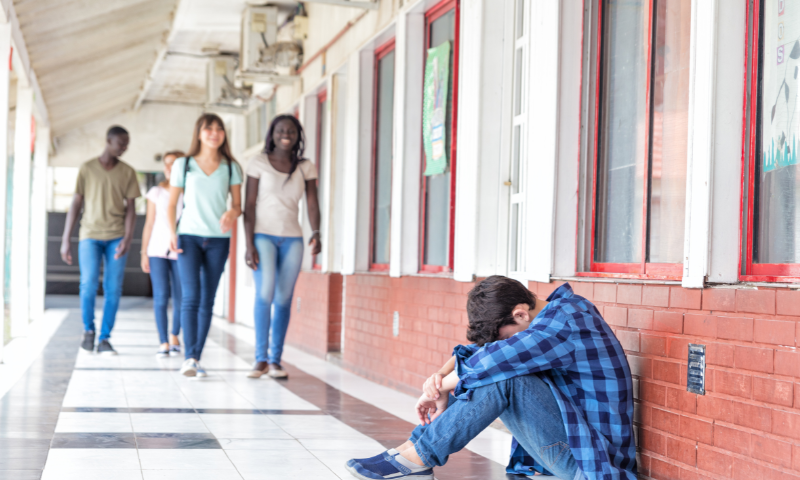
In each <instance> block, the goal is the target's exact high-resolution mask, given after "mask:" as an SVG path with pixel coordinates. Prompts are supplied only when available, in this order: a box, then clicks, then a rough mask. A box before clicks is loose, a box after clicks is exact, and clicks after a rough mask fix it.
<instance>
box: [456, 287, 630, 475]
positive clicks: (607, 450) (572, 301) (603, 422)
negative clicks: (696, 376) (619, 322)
mask: <svg viewBox="0 0 800 480" xmlns="http://www.w3.org/2000/svg"><path fill="white" fill-rule="evenodd" d="M547 301H548V302H550V303H548V304H547V305H546V306H545V307H544V309H542V311H541V312H539V315H537V316H536V318H535V319H534V321H533V322H531V326H530V327H529V328H528V329H527V330H525V331H523V332H520V333H517V334H516V335H514V336H513V337H511V338H509V339H506V340H500V341H497V342H493V343H487V344H486V345H484V346H483V347H478V346H476V345H459V346H457V347H456V348H455V350H453V355H455V357H456V368H457V371H458V376H459V379H460V380H459V382H458V385H457V386H456V389H455V391H454V392H453V394H454V395H455V396H456V398H459V399H466V400H468V399H469V398H470V397H471V390H472V389H474V388H478V387H482V386H484V385H490V384H492V383H495V382H499V381H502V380H506V379H509V378H513V377H516V376H519V375H529V374H532V373H540V376H541V378H542V379H543V380H544V381H545V383H547V384H548V385H549V386H550V389H551V390H552V391H553V395H554V396H555V398H556V401H557V402H558V406H559V408H560V409H561V418H562V420H563V421H564V425H565V427H566V430H567V438H568V439H569V446H570V449H571V450H572V454H573V455H574V456H575V460H576V461H577V463H578V466H579V467H580V469H581V471H582V472H583V474H584V476H585V477H586V478H587V479H588V480H600V479H602V480H616V479H628V480H636V444H635V442H634V438H633V386H632V382H631V370H630V367H629V366H628V361H627V360H626V359H625V353H624V351H623V350H622V347H621V346H620V344H619V341H618V340H617V337H616V336H614V332H612V331H611V329H610V328H609V326H608V324H607V323H606V322H605V320H603V317H602V316H600V312H598V311H597V308H596V307H595V306H594V305H593V304H592V303H591V302H589V301H588V300H586V299H585V298H583V297H581V296H579V295H575V294H574V293H573V292H572V287H570V286H569V284H566V283H565V284H564V285H561V286H560V287H558V288H557V289H556V291H554V292H553V293H552V294H551V295H550V297H548V298H547ZM531 469H533V470H536V471H538V472H541V473H548V472H547V471H546V470H545V469H544V468H543V467H542V466H541V465H537V464H536V462H535V461H534V460H533V458H532V457H531V456H530V455H528V454H527V452H525V450H524V449H523V448H522V446H520V445H519V444H518V443H517V441H516V439H515V440H514V441H513V443H512V454H511V460H510V462H509V466H508V472H509V473H522V474H528V475H530V474H531Z"/></svg>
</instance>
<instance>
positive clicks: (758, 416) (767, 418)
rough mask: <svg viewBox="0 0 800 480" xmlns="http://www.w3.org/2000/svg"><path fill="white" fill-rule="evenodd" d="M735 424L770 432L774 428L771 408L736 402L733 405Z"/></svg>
mask: <svg viewBox="0 0 800 480" xmlns="http://www.w3.org/2000/svg"><path fill="white" fill-rule="evenodd" d="M733 423H735V424H736V425H741V426H742V427H748V428H752V429H754V430H761V431H762V432H769V431H770V429H771V427H772V413H771V410H770V409H769V408H764V407H759V406H756V405H750V404H747V403H741V402H735V403H734V404H733Z"/></svg>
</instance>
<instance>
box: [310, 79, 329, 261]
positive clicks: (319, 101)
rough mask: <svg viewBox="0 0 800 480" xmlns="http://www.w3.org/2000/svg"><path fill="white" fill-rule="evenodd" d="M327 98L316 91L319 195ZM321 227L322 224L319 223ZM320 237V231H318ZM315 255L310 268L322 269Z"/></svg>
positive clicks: (321, 92) (325, 94)
mask: <svg viewBox="0 0 800 480" xmlns="http://www.w3.org/2000/svg"><path fill="white" fill-rule="evenodd" d="M326 100H328V90H327V89H324V90H321V91H320V92H319V93H317V131H316V135H315V136H316V143H317V145H316V150H317V152H316V153H317V172H318V173H317V196H319V176H320V175H321V174H322V116H323V115H325V109H324V108H322V106H323V105H324V104H325V101H326ZM320 227H322V225H320ZM319 236H320V238H322V232H320V235H319ZM317 256H318V255H312V256H311V268H312V269H314V270H319V271H322V264H321V263H317Z"/></svg>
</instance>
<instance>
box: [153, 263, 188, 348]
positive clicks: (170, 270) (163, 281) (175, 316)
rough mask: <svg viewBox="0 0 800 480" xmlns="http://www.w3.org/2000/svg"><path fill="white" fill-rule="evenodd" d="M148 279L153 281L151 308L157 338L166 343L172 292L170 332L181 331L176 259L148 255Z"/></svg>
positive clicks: (179, 277) (176, 333) (179, 291)
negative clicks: (170, 303)
mask: <svg viewBox="0 0 800 480" xmlns="http://www.w3.org/2000/svg"><path fill="white" fill-rule="evenodd" d="M150 281H151V282H152V283H153V309H154V310H155V313H156V328H158V340H159V342H160V343H167V321H168V319H167V307H168V306H169V297H170V293H172V334H173V335H178V334H179V333H180V332H181V276H180V274H179V273H178V261H177V260H170V259H168V258H161V257H150ZM170 285H171V288H170ZM170 290H171V292H170Z"/></svg>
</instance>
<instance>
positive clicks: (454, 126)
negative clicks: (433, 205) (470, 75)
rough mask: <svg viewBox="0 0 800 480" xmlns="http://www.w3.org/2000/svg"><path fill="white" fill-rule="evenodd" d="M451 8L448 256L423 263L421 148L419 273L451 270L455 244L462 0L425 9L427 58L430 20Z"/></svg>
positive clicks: (423, 220) (449, 0) (447, 271)
mask: <svg viewBox="0 0 800 480" xmlns="http://www.w3.org/2000/svg"><path fill="white" fill-rule="evenodd" d="M451 10H455V17H456V18H455V28H454V35H453V36H454V37H455V40H454V41H453V106H452V113H451V121H450V212H449V217H450V218H449V223H450V225H448V235H449V237H450V238H449V239H448V243H449V246H448V259H447V266H441V265H426V264H425V194H426V187H427V183H428V182H427V178H426V177H425V176H424V175H422V172H424V171H425V152H424V151H422V155H421V162H420V165H421V167H420V202H419V204H420V224H419V225H420V227H419V265H420V269H419V271H420V273H450V272H452V271H453V263H454V261H453V260H454V256H453V253H454V252H453V251H454V247H455V229H456V165H457V162H456V150H457V149H456V145H457V141H456V139H457V133H458V53H459V43H460V40H459V37H460V26H459V20H460V18H461V1H460V0H442V1H441V2H439V3H437V4H436V5H434V6H433V7H431V8H430V9H428V11H427V12H425V52H426V53H425V57H426V58H427V51H428V49H429V48H430V47H431V46H430V29H431V24H432V23H433V22H434V21H436V20H437V19H439V18H440V17H441V16H443V15H444V14H446V13H449V12H450V11H451Z"/></svg>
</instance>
